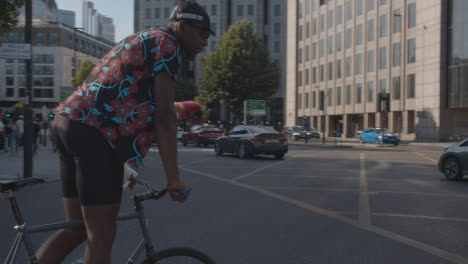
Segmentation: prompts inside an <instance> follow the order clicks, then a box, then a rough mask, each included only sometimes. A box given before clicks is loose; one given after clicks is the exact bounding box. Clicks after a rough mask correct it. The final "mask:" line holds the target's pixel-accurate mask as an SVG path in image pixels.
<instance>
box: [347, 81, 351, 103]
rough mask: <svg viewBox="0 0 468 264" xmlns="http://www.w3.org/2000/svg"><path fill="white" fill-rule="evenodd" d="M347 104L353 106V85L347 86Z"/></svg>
mask: <svg viewBox="0 0 468 264" xmlns="http://www.w3.org/2000/svg"><path fill="white" fill-rule="evenodd" d="M346 104H347V105H349V104H351V85H346Z"/></svg>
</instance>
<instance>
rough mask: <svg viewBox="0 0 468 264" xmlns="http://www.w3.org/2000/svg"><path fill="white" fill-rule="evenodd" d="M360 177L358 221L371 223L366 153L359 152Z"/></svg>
mask: <svg viewBox="0 0 468 264" xmlns="http://www.w3.org/2000/svg"><path fill="white" fill-rule="evenodd" d="M360 160H361V177H360V192H359V223H360V224H362V225H372V222H371V215H370V206H369V194H368V188H367V175H366V154H365V153H361V159H360Z"/></svg>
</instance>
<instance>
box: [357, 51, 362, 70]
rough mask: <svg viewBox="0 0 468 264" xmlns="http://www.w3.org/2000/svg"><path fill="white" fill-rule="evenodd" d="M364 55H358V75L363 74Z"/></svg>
mask: <svg viewBox="0 0 468 264" xmlns="http://www.w3.org/2000/svg"><path fill="white" fill-rule="evenodd" d="M362 68H363V65H362V53H359V54H357V55H356V74H362Z"/></svg>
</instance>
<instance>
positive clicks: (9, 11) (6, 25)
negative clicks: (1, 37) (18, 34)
mask: <svg viewBox="0 0 468 264" xmlns="http://www.w3.org/2000/svg"><path fill="white" fill-rule="evenodd" d="M23 5H24V0H1V1H0V34H3V33H5V32H7V31H8V30H10V29H11V28H12V27H14V26H15V25H16V24H17V23H18V15H19V11H18V9H19V8H20V7H22V6H23Z"/></svg>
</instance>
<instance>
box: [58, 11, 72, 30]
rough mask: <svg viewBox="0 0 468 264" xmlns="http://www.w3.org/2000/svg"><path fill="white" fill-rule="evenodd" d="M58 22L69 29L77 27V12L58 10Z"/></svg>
mask: <svg viewBox="0 0 468 264" xmlns="http://www.w3.org/2000/svg"><path fill="white" fill-rule="evenodd" d="M57 21H58V22H60V23H62V24H65V25H67V26H69V27H72V28H73V27H75V12H74V11H69V10H62V9H58V10H57Z"/></svg>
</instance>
